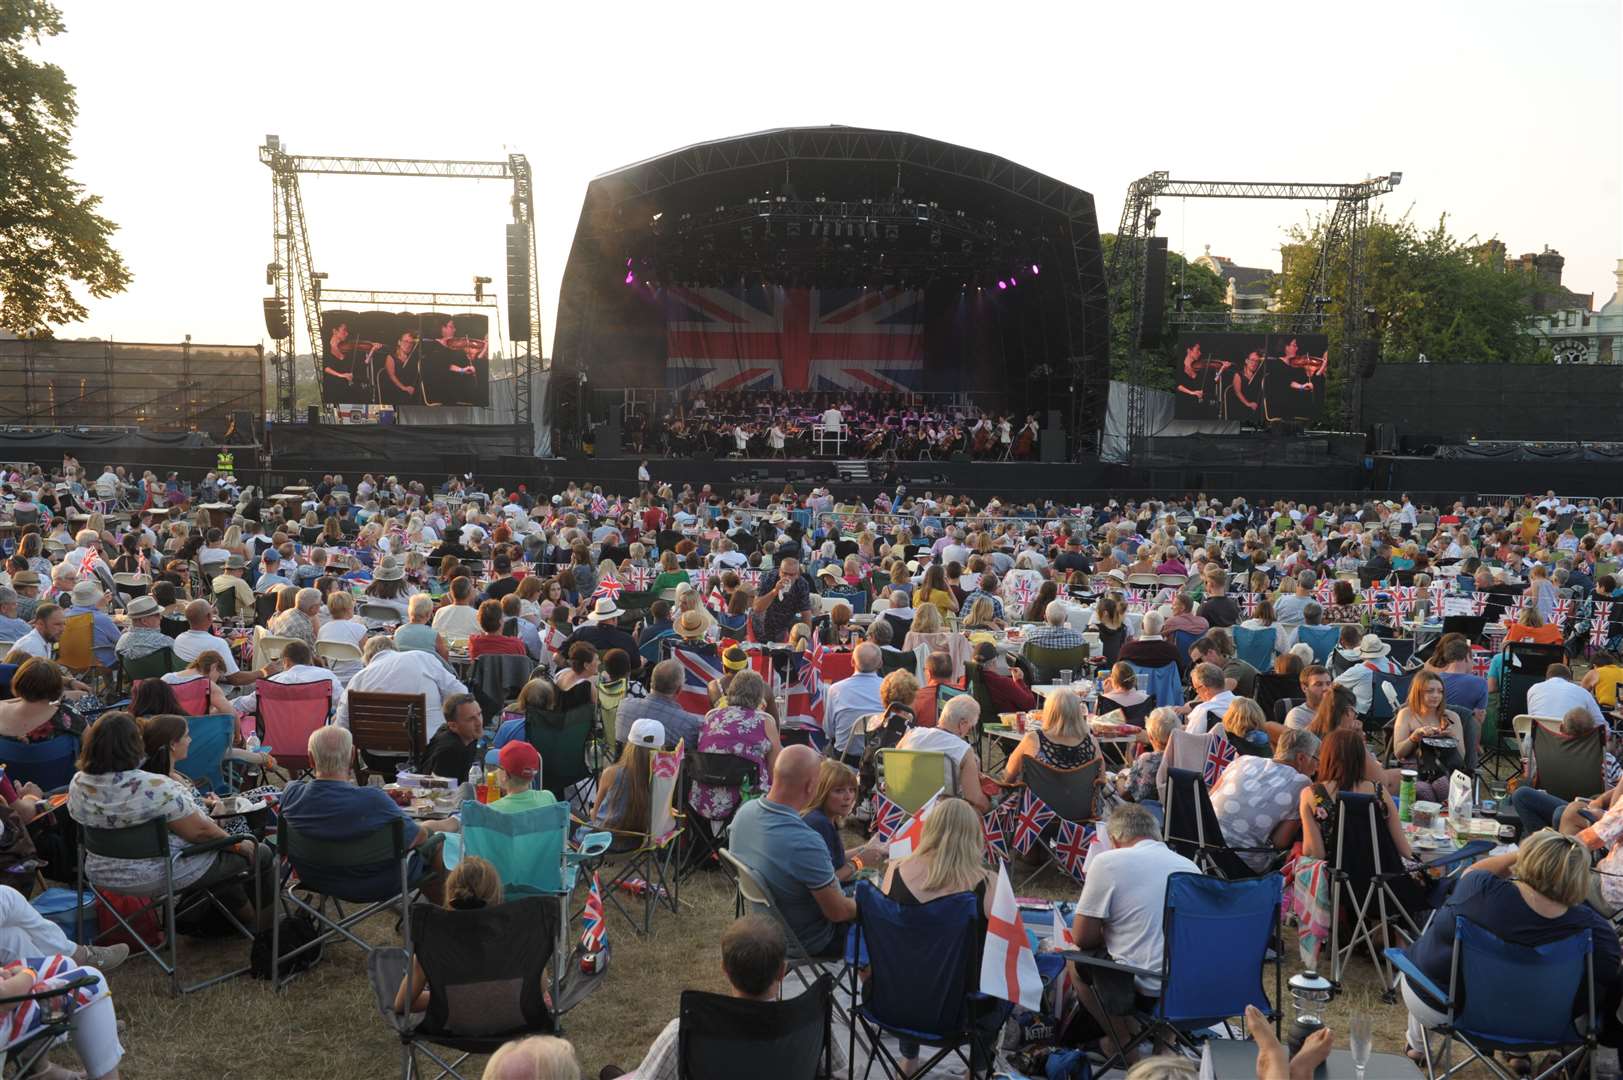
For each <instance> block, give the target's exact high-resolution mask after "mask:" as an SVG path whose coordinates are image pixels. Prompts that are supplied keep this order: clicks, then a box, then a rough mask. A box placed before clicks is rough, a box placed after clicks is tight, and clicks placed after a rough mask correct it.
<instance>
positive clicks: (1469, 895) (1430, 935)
mask: <svg viewBox="0 0 1623 1080" xmlns="http://www.w3.org/2000/svg"><path fill="white" fill-rule="evenodd" d="M1457 915H1463V916H1465V917H1466V918H1467V919H1469V920H1471V921H1472V922H1474V923H1476V924H1477V925H1478V926H1480V927H1482V928H1483V929H1484V930H1488V931H1490V932H1491V933H1493V934H1494V935H1495V936H1497V937H1499V938H1502V939H1504V940H1505V941H1508V942H1512V943H1513V944H1517V945H1530V946H1536V945H1545V944H1548V943H1549V942H1552V941H1555V940H1557V939H1559V938H1564V937H1570V936H1571V935H1573V934H1575V933H1577V932H1578V931H1580V930H1584V929H1590V930H1593V931H1594V934H1593V939H1594V943H1595V982H1596V984H1597V987H1596V989H1597V991H1604V990H1605V989H1607V988H1609V987H1612V986H1615V985H1617V981H1618V960H1619V949H1618V944H1617V931H1616V930H1614V929H1613V928H1612V925H1611V923H1609V922H1607V921H1606V919H1605V918H1604V917H1603V916H1602V915H1601V914H1600V913H1599V912H1597V911H1596V910H1595V909H1594V908H1592V907H1590V906H1589V905H1588V904H1578V905H1577V906H1576V907H1570V908H1568V909H1567V911H1566V914H1564V915H1561V916H1558V917H1557V918H1554V919H1546V918H1545V917H1544V916H1542V915H1540V914H1538V912H1536V911H1534V910H1533V909H1532V908H1530V907H1528V906H1527V901H1525V900H1523V899H1522V894H1521V890H1519V889H1517V888H1516V886H1515V885H1514V884H1513V883H1512V882H1509V881H1505V880H1503V879H1501V878H1496V877H1494V876H1493V875H1492V874H1485V873H1484V874H1465V875H1463V876H1461V878H1460V881H1459V884H1458V885H1457V886H1455V888H1454V892H1453V894H1452V895H1450V896H1449V898H1448V902H1447V903H1446V904H1444V905H1443V907H1442V909H1441V910H1440V911H1438V912H1437V913H1436V914H1435V915H1433V916H1432V920H1431V922H1430V923H1429V924H1427V926H1426V930H1425V932H1424V933H1422V934H1421V935H1420V940H1419V941H1417V942H1415V943H1414V947H1413V948H1411V949H1410V950H1409V958H1410V959H1411V960H1413V961H1414V963H1415V966H1416V967H1418V968H1419V969H1420V970H1421V971H1423V972H1425V974H1426V978H1428V979H1430V980H1431V981H1432V982H1434V983H1436V984H1437V985H1438V986H1439V987H1441V988H1442V989H1444V990H1447V989H1448V976H1449V968H1450V966H1451V965H1452V962H1453V956H1454V918H1455V916H1457ZM1414 989H1415V991H1416V993H1421V992H1420V990H1419V988H1418V987H1416V988H1414ZM1595 996H1596V997H1597V998H1604V997H1605V994H1604V993H1603V992H1598V993H1597V994H1596V995H1595ZM1421 997H1422V998H1425V997H1426V995H1425V994H1424V993H1421ZM1432 1004H1433V1005H1435V1006H1439V1007H1440V1006H1441V1004H1442V1003H1441V1002H1433V1003H1432Z"/></svg>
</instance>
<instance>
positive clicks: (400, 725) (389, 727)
mask: <svg viewBox="0 0 1623 1080" xmlns="http://www.w3.org/2000/svg"><path fill="white" fill-rule="evenodd" d="M329 685H330V684H329ZM346 696H347V698H348V699H349V733H350V735H352V736H353V737H354V739H355V760H356V767H355V779H356V780H357V782H359V783H363V784H364V783H366V782H367V777H368V776H370V775H371V773H372V772H373V771H374V770H380V769H384V768H387V769H389V773H390V775H389V779H391V780H392V779H393V768H394V766H397V765H399V764H401V763H403V762H405V761H421V760H422V757H423V747H424V745H425V743H424V739H423V725H424V723H425V722H426V721H425V714H426V712H427V709H428V701H427V698H426V696H425V695H423V694H379V693H370V692H367V691H361V690H352V691H350V692H349V693H348V694H347V695H346ZM272 745H274V744H272ZM374 759H378V762H377V763H374ZM384 761H392V762H393V764H392V765H385V764H382V762H384Z"/></svg>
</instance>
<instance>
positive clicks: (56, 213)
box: [0, 0, 130, 337]
mask: <svg viewBox="0 0 1623 1080" xmlns="http://www.w3.org/2000/svg"><path fill="white" fill-rule="evenodd" d="M62 30H63V25H62V15H61V12H59V11H57V9H56V7H55V6H54V5H52V4H51V3H49V2H48V0H3V2H0V328H3V329H6V330H9V331H11V332H12V333H15V334H17V335H19V336H22V337H49V336H50V334H51V327H53V326H59V325H61V324H63V323H67V322H74V321H77V320H79V319H83V318H84V317H85V315H86V311H85V307H84V305H83V304H82V303H80V301H79V299H78V298H77V297H76V296H75V295H74V292H73V284H74V283H75V282H77V283H78V284H80V285H82V286H83V287H84V289H85V290H86V291H87V292H89V294H90V295H91V296H94V297H98V298H100V297H107V296H111V295H113V294H114V293H117V292H122V291H123V290H124V288H125V287H126V286H127V285H128V284H129V281H130V273H129V271H128V270H127V269H126V268H125V266H124V261H123V259H121V258H120V257H119V255H118V252H116V251H114V250H113V248H112V246H111V245H110V244H109V238H110V237H111V235H112V233H113V230H114V229H115V228H117V226H115V225H114V224H113V223H112V222H111V221H109V220H107V219H106V218H105V217H103V216H102V215H100V214H99V213H97V212H96V208H97V206H98V205H99V204H100V202H101V200H100V199H99V198H98V197H97V196H95V195H87V194H85V190H84V187H83V186H82V185H80V184H78V183H75V182H74V181H73V180H71V179H69V178H68V166H69V164H70V163H71V162H72V161H73V153H72V151H71V150H69V148H68V144H69V141H70V139H71V137H72V132H73V121H74V119H75V117H76V116H77V114H78V106H77V105H76V104H75V102H74V93H73V85H72V84H71V83H69V82H68V80H67V76H66V75H65V74H64V73H63V71H62V69H61V68H59V67H57V66H56V65H55V64H42V63H39V62H38V61H35V60H33V59H31V58H30V57H29V56H28V55H27V54H26V53H25V51H24V49H25V47H26V46H27V45H30V44H32V45H38V44H39V43H40V42H41V41H42V40H44V39H45V38H48V37H54V36H55V35H57V34H60V33H62Z"/></svg>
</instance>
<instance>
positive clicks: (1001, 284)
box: [997, 278, 1009, 289]
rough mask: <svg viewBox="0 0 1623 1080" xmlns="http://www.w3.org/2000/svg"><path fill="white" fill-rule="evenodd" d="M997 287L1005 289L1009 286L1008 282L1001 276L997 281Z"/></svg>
mask: <svg viewBox="0 0 1623 1080" xmlns="http://www.w3.org/2000/svg"><path fill="white" fill-rule="evenodd" d="M997 287H998V288H1000V289H1007V288H1008V287H1009V283H1008V282H1007V281H1004V280H1003V279H1002V278H999V279H998V283H997Z"/></svg>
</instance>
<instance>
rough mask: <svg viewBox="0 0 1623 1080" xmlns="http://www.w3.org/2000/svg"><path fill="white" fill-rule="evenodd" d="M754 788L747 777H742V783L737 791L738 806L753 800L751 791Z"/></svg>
mask: <svg viewBox="0 0 1623 1080" xmlns="http://www.w3.org/2000/svg"><path fill="white" fill-rule="evenodd" d="M754 786H755V785H753V784H752V783H750V778H749V777H747V776H746V777H744V783H743V784H742V785H740V787H739V789H738V805H740V806H742V805H744V804H745V803H747V802H749V801H750V800H751V799H753V798H755V792H754V791H753V790H752V788H753V787H754Z"/></svg>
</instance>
